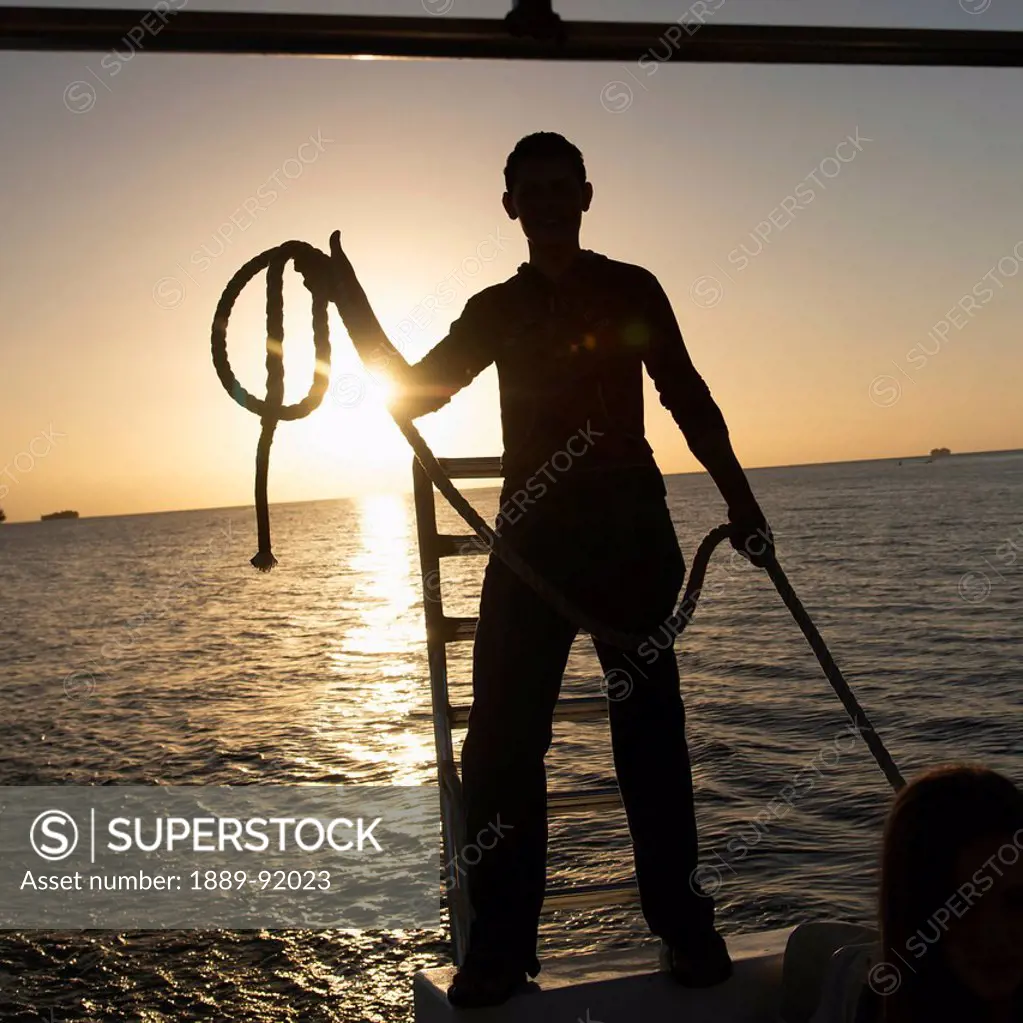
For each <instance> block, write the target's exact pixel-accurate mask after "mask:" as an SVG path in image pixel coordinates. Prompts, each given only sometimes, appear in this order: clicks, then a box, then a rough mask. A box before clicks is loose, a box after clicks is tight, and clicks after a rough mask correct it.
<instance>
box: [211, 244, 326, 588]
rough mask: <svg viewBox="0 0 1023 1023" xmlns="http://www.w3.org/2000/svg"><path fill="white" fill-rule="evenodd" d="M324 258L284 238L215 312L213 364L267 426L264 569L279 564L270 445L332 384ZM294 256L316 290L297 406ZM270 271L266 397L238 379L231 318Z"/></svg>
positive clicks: (263, 435) (261, 518)
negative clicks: (290, 316)
mask: <svg viewBox="0 0 1023 1023" xmlns="http://www.w3.org/2000/svg"><path fill="white" fill-rule="evenodd" d="M326 258H327V257H326V256H324V254H323V253H322V252H320V250H319V249H317V248H314V247H313V246H312V245H308V244H306V243H305V242H297V241H293V242H285V243H284V244H283V245H279V246H278V247H277V248H275V249H267V250H266V252H261V253H260V254H259V255H258V256H256V257H255V258H253V259H250V260H249V261H248V262H247V263H246V264H245V265H244V266H243V267H242V268H241V269H240V270H239V271H238V272H237V273H236V274H235V275H234V276H233V277H232V278H231V280H230V281H228V283H227V287H226V288H224V292H223V294H222V295H221V296H220V301H219V302H218V303H217V310H216V312H215V313H214V314H213V328H212V331H211V336H210V347H211V349H212V352H213V366H214V368H215V369H216V371H217V376H218V377H219V378H220V382H221V384H223V386H224V390H226V391H227V393H228V394H229V395H231V397H232V398H234V400H235V401H236V402H238V404H239V405H241V406H242V407H243V408H246V409H248V410H249V411H250V412H254V413H256V415H258V416H259V417H260V423H261V426H262V430H261V432H260V435H259V444H258V445H257V447H256V526H257V533H258V538H259V550H258V551H257V553H256V554H255V556H254V557H253V558H252V559H251V564H252V565H253V566H254V567H255V568H258V569H259V570H260V571H261V572H269V571H270V570H271V569H272V568H273V567H274V566H275V565H276V564H277V559H276V558H275V557H274V555H273V550H272V548H271V546H270V508H269V502H268V498H267V477H268V476H269V471H270V446H271V444H273V438H274V431H275V430H276V429H277V424H278V422H280V421H281V420H282V419H286V420H291V419H303V418H305V416H307V415H309V413H310V412H312V411H313V410H314V409H315V408H317V407H318V406H319V404H320V402H321V401H322V400H323V395H324V394H325V393H326V391H327V385H328V384H329V382H330V327H329V325H328V320H327V301H328V300H327V296H326V294H325V293H324V291H323V290H322V289H315V288H312V287H310V279H311V278H310V276H309V275H310V274H313V273H315V272H317V271H319V270H322V266H323V262H322V261H323V260H324V259H326ZM289 260H294V261H295V269H296V270H298V271H299V273H301V274H302V275H303V277H304V278H305V281H306V287H308V288H309V289H310V291H312V294H313V344H314V346H315V348H316V365H315V368H314V370H313V383H312V386H311V387H310V388H309V392H308V393H307V394H306V396H305V397H304V398H303V399H302V400H301V401H300V402H298V403H297V404H295V405H285V404H284V268H285V266H286V265H287V263H288V261H289ZM264 268H265V269H266V400H265V401H261V400H260V399H259V398H257V397H255V396H254V395H252V394H249V392H248V391H246V390H245V388H244V387H242V385H241V384H240V383H239V382H238V379H237V377H236V376H235V375H234V372H233V371H232V369H231V364H230V362H228V358H227V322H228V320H229V319H230V317H231V310H232V309H233V308H234V303H235V301H236V300H237V298H238V296H239V295H240V294H241V292H242V289H243V288H244V287H245V285H246V284H248V283H249V281H250V280H252V278H253V277H255V276H256V274H257V273H259V272H260V270H263V269H264Z"/></svg>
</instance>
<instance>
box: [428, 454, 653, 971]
mask: <svg viewBox="0 0 1023 1023" xmlns="http://www.w3.org/2000/svg"><path fill="white" fill-rule="evenodd" d="M438 461H439V463H440V465H441V467H442V468H443V469H444V472H445V473H447V475H448V476H449V477H450V478H451V479H500V478H501V476H502V472H501V460H500V458H440V459H438ZM412 480H413V491H414V495H415V508H416V532H417V536H418V540H419V562H420V568H421V571H422V582H423V610H424V615H425V618H426V649H427V656H428V659H429V667H430V692H431V696H432V701H433V711H432V717H433V736H434V742H435V745H436V751H437V778H438V782H439V785H440V809H441V830H442V836H443V852H444V863H445V868H444V869H445V887H446V889H447V892H448V910H449V914H450V919H451V940H452V944H453V958H454V961H455V963H456V965H461V963H462V962H463V961H464V959H465V953H466V949H467V946H468V940H469V924H470V920H471V910H470V906H469V901H468V895H467V892H466V891H465V889H464V888H463V887H462V886H461V884H460V880H461V876H462V874H463V870H462V869H461V868H460V866H459V865H460V864H462V863H463V862H464V860H463V852H464V850H465V847H466V844H467V843H466V836H465V833H464V823H463V821H464V816H463V809H462V783H461V779H460V778H459V774H458V767H457V765H456V763H455V756H454V743H453V741H452V731H453V730H454V729H459V728H465V727H466V725H467V724H468V720H469V707H468V706H467V705H460V706H452V704H451V702H450V700H449V696H448V668H447V646H448V644H449V643H464V642H470V641H472V639H473V638H474V636H475V634H476V622H477V620H478V619H476V618H456V617H449V616H448V615H445V614H444V602H443V597H442V595H441V588H440V578H441V576H440V563H441V559H442V558H450V557H464V556H471V555H482V554H487V553H488V552H487V548H486V545H485V544H484V543H483V542H482V541H481V540H480V539H479V537H477V536H476V535H475V534H473V533H470V534H467V535H455V534H443V533H438V532H437V506H436V492H435V490H434V487H433V484H432V483H431V482H430V479H429V477H428V476H427V474H426V471H425V470H424V469H423V467H422V465H421V464H420V463H419V461H418V460H416V459H413V462H412ZM431 580H433V581H434V582H433V583H431ZM606 716H607V698H606V697H605V696H577V697H571V698H562V699H560V700H559V701H558V704H557V707H556V709H555V713H554V720H555V721H600V720H604V719H606ZM547 807H548V809H547V812H548V815H549V816H550V817H553V816H562V815H565V814H570V813H580V812H585V811H589V810H597V809H606V808H613V807H621V796H620V794H619V791H618V787H617V786H614V787H605V788H591V789H587V790H583V791H569V792H554V793H550V794H549V795H548V799H547ZM638 898H639V896H638V892H637V889H636V885H635V881H634V880H632V881H622V882H614V883H609V884H591V885H574V886H557V887H554V888H548V890H547V893H546V896H545V899H544V904H543V909H544V912H545V913H548V912H553V911H555V910H559V909H584V908H593V907H602V906H620V905H631V904H635V903H637V902H638Z"/></svg>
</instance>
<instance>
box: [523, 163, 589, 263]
mask: <svg viewBox="0 0 1023 1023" xmlns="http://www.w3.org/2000/svg"><path fill="white" fill-rule="evenodd" d="M592 199H593V186H592V185H591V184H590V183H589V182H586V183H585V184H583V183H581V182H580V181H579V178H578V177H577V175H576V173H575V172H574V171H573V169H572V165H571V163H569V161H568V160H564V159H561V158H554V159H527V160H523V161H522V163H521V164H520V165H519V168H518V175H517V177H516V179H515V186H514V188H513V189H512V191H511V192H505V194H504V199H503V202H504V208H505V211H506V212H507V214H508V216H509V217H511V218H512V220H515V219H518V220H520V221H521V222H522V230H523V232H524V233H525V235H526V237H527V238H528V239H529V240H530V241H531V242H534V243H535V244H539V245H559V244H566V243H567V244H573V243H577V242H578V239H579V227H580V225H581V223H582V217H583V213H584V212H585V211H586V210H588V209H589V208H590V202H591V200H592Z"/></svg>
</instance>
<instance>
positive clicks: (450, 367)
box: [323, 231, 493, 419]
mask: <svg viewBox="0 0 1023 1023" xmlns="http://www.w3.org/2000/svg"><path fill="white" fill-rule="evenodd" d="M323 272H326V273H328V274H329V287H330V293H331V297H332V298H333V299H334V300H335V301H336V302H337V305H338V309H339V310H340V311H341V315H342V319H343V320H344V323H345V326H346V327H347V329H348V333H349V334H350V336H351V338H352V341H353V343H354V344H355V347H356V350H357V351H358V352H359V355H360V356H361V357H362V359H363V361H364V362H365V363H366V364H367V365H368V366H369V369H370V372H371V373H373V374H374V375H375V374H378V373H379V374H382V375H383V376H385V377H386V378H387V379H388V380H389V381H390V382H391V383H392V384H393V385H394V392H395V393H394V394H393V395H392V396H391V397H390V398H389V399H388V406H389V407H390V409H391V410H392V411H393V412H394V413H395V414H396V415H399V416H403V417H405V418H408V419H415V418H417V417H419V416H423V415H426V414H427V413H428V412H435V411H436V410H437V409H439V408H442V407H443V406H444V405H446V404H447V402H448V401H450V400H451V397H452V396H453V395H454V394H455V393H456V392H457V391H459V390H461V389H462V388H463V387H465V386H466V385H467V384H469V383H471V382H472V380H473V379H474V378H475V377H476V376H478V375H479V374H480V373H481V372H482V371H483V370H484V369H486V367H487V366H488V365H489V364H490V363H491V362H492V361H493V354H492V351H491V346H490V331H489V330H488V329H487V326H488V324H487V321H486V317H485V316H484V313H483V308H484V307H483V303H482V302H481V301H480V299H479V296H474V297H473V298H470V299H469V301H468V302H467V303H466V304H465V309H464V310H463V312H462V315H461V316H459V317H458V319H457V320H455V322H454V323H452V324H451V328H450V330H449V332H448V335H447V337H445V338H444V339H443V340H442V341H440V342H438V344H436V345H435V346H434V347H433V348H432V349H431V350H430V351H429V352H428V353H427V354H426V355H425V356H424V357H423V358H422V359H420V360H419V362H417V363H414V364H413V365H409V364H408V362H406V360H405V358H404V356H403V355H402V354H401V353H400V352H399V351H398V350H397V349H396V348H395V346H394V345H393V344H391V342H390V340H389V339H388V337H387V335H386V334H385V333H384V330H383V328H382V327H381V326H380V321H379V320H377V318H376V314H375V313H374V312H373V309H372V307H371V306H370V304H369V299H368V298H367V297H366V293H365V291H364V290H363V288H362V285H361V284H360V283H359V281H358V278H357V277H356V275H355V270H354V268H353V267H352V264H351V262H350V261H349V259H348V257H347V256H346V255H345V253H344V251H343V250H342V248H341V237H340V232H338V231H335V232H334V233H333V235H331V239H330V265H329V268H324V271H323Z"/></svg>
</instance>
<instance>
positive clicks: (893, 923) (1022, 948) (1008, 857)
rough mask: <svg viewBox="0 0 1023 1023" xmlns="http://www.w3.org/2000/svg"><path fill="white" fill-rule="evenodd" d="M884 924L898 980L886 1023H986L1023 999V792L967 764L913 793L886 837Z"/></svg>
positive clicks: (887, 953)
mask: <svg viewBox="0 0 1023 1023" xmlns="http://www.w3.org/2000/svg"><path fill="white" fill-rule="evenodd" d="M880 922H881V940H882V944H883V946H884V959H885V962H886V963H887V964H889V966H890V967H895V968H896V969H897V970H898V975H899V984H898V986H897V989H896V990H894V991H892V992H890V993H889V995H888V997H887V998H886V1000H885V1002H886V1005H885V1019H886V1020H890V1021H892V1023H919V1021H921V1020H923V1019H924V1018H940V1019H944V1018H945V1016H943V1015H939V1016H934V1015H933V1014H934V1012H935V1011H938V1010H940V1011H941V1012H946V1011H953V1007H955V1011H956V1012H959V1011H966V1012H968V1013H976V1014H977V1015H976V1016H975V1017H974V1018H976V1019H977V1020H982V1019H983V1018H984V1013H985V1012H986V1011H987V1009H986V1008H985V1007H988V1008H990V1007H991V1006H994V1005H996V1004H999V1003H1003V1002H1006V1001H1009V1000H1011V999H1012V998H1013V997H1014V996H1015V997H1019V996H1020V995H1021V994H1023V792H1021V791H1020V790H1019V789H1018V788H1017V787H1016V786H1015V785H1013V783H1012V782H1011V781H1009V779H1008V778H1005V777H1003V776H1002V775H1000V774H996V773H995V772H994V771H990V770H988V769H986V768H983V767H977V766H970V765H963V764H956V765H949V766H946V767H940V768H936V769H934V770H932V771H928V772H927V773H926V774H924V775H921V776H920V777H919V778H916V779H915V780H914V781H913V782H912V783H911V784H909V785H907V786H906V787H905V788H904V789H903V790H902V791H901V792H900V793H899V795H898V796H897V797H896V800H895V804H894V806H893V807H892V810H891V813H890V814H889V817H888V822H887V825H886V827H885V835H884V851H883V855H882V863H881V897H880Z"/></svg>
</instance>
